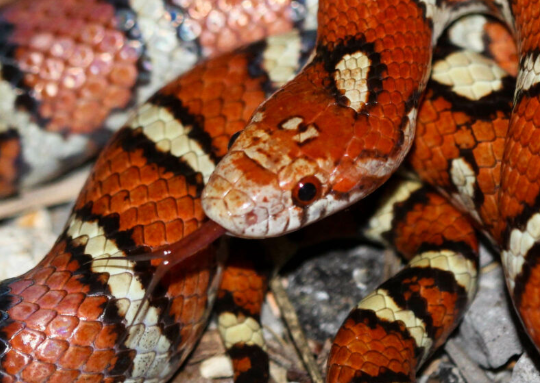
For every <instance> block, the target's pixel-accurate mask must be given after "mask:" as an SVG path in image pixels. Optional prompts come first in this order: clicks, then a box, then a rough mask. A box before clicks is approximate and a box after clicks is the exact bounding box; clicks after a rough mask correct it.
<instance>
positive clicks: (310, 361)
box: [270, 277, 324, 383]
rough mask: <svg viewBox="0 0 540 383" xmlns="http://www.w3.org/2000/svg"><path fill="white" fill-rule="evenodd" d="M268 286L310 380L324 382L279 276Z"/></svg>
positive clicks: (314, 382)
mask: <svg viewBox="0 0 540 383" xmlns="http://www.w3.org/2000/svg"><path fill="white" fill-rule="evenodd" d="M270 288H271V289H272V292H273V293H274V296H275V298H276V301H277V303H278V304H279V306H280V308H281V313H282V315H283V319H284V320H285V323H286V324H287V327H288V328H289V332H290V333H291V337H292V338H293V341H294V344H295V346H296V348H297V349H298V352H299V353H300V356H301V357H302V361H303V363H304V366H305V368H306V370H307V372H308V374H309V376H310V377H311V380H312V381H313V383H324V382H323V379H322V376H321V372H320V371H319V367H318V366H317V362H316V361H315V358H314V357H313V354H312V353H311V350H310V348H309V346H308V342H307V339H306V336H305V335H304V332H303V331H302V327H301V326H300V322H299V321H298V317H297V316H296V312H295V310H294V307H293V306H292V304H291V302H290V301H289V297H288V296H287V292H286V291H285V289H284V288H283V286H282V285H281V281H280V280H279V277H275V278H273V279H272V280H271V281H270Z"/></svg>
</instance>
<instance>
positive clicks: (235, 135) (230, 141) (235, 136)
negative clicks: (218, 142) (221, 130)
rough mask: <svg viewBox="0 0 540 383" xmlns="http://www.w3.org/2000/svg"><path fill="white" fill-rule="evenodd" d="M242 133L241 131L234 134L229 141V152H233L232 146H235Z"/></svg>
mask: <svg viewBox="0 0 540 383" xmlns="http://www.w3.org/2000/svg"><path fill="white" fill-rule="evenodd" d="M240 133H242V131H241V130H239V131H238V132H236V133H234V134H233V135H232V136H231V139H230V140H229V144H228V145H227V150H231V146H233V144H234V142H235V141H236V139H237V138H238V136H239V135H240Z"/></svg>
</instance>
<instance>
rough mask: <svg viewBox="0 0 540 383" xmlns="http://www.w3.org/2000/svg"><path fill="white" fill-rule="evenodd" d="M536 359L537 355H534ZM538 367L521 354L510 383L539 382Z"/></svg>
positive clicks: (539, 373) (525, 355) (527, 356)
mask: <svg viewBox="0 0 540 383" xmlns="http://www.w3.org/2000/svg"><path fill="white" fill-rule="evenodd" d="M536 358H538V355H536ZM539 367H540V366H535V365H534V363H533V361H532V360H531V358H530V357H529V355H528V354H526V353H525V354H523V355H521V357H520V358H519V360H518V362H517V363H516V365H515V366H514V372H513V374H512V380H511V381H510V383H537V382H540V371H539Z"/></svg>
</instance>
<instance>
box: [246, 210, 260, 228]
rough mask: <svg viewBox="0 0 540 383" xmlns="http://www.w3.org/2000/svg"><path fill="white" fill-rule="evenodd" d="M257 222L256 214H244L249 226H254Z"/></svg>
mask: <svg viewBox="0 0 540 383" xmlns="http://www.w3.org/2000/svg"><path fill="white" fill-rule="evenodd" d="M257 221H258V218H257V214H255V213H254V212H252V213H248V214H246V223H247V224H248V225H249V226H252V225H255V224H256V223H257Z"/></svg>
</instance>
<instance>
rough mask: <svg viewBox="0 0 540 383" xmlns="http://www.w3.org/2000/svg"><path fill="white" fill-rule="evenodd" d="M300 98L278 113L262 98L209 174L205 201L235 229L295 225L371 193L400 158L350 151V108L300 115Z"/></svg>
mask: <svg viewBox="0 0 540 383" xmlns="http://www.w3.org/2000/svg"><path fill="white" fill-rule="evenodd" d="M294 106H300V107H302V105H298V102H296V103H295V102H290V103H287V104H286V105H282V108H281V109H283V110H281V111H282V112H283V111H285V112H286V111H287V110H289V109H290V110H289V111H290V113H289V114H288V115H289V116H291V117H288V118H286V119H284V120H283V119H282V120H280V119H278V117H274V116H273V113H269V111H268V109H266V108H265V107H264V105H263V107H261V108H260V109H259V111H258V112H257V113H255V115H254V117H253V118H252V120H251V122H250V124H249V125H248V126H247V127H246V129H244V131H242V133H241V134H240V135H239V137H238V138H237V139H236V141H235V142H234V143H233V145H232V146H231V148H230V150H229V152H228V154H227V155H226V156H225V157H224V158H223V159H222V160H221V162H220V163H219V164H218V166H217V167H216V169H215V171H214V172H213V174H212V176H211V177H210V179H209V180H208V183H207V185H206V187H205V189H204V191H203V195H202V205H203V209H204V211H205V213H206V214H207V216H208V217H209V218H210V219H212V220H214V221H215V222H217V223H218V224H220V225H221V226H223V227H224V228H225V229H227V231H228V232H229V233H231V234H233V235H236V236H240V237H249V238H262V237H271V236H277V235H282V234H285V233H287V232H291V231H293V230H297V229H299V228H301V227H303V226H305V225H307V224H309V223H312V222H315V221H317V220H319V219H322V218H324V217H326V216H328V215H330V214H333V213H335V212H336V211H338V210H340V209H343V208H345V207H347V206H349V205H350V204H352V203H353V202H355V201H357V200H358V199H360V198H363V197H365V196H366V195H367V194H369V193H370V192H371V191H373V190H375V189H376V188H377V187H378V186H379V185H380V184H381V183H382V182H384V181H385V180H386V179H387V178H388V177H389V176H390V174H391V172H392V171H393V170H394V169H395V167H396V166H397V164H396V163H394V161H391V162H390V163H389V162H385V161H383V160H380V159H374V158H372V157H370V156H362V155H360V156H359V155H352V153H357V151H360V152H361V149H360V148H359V147H360V146H361V142H359V140H358V139H357V138H356V136H355V131H357V128H355V121H356V120H357V119H355V118H351V117H352V115H350V113H351V112H350V111H349V110H347V109H343V108H342V107H340V106H339V105H331V106H329V107H328V110H327V111H326V112H325V113H321V112H320V111H319V112H313V113H311V114H310V113H309V112H305V113H303V115H302V116H299V115H294V114H292V113H293V111H295V110H296V109H295V108H293V107H294ZM305 106H307V107H308V105H305ZM307 110H308V111H309V107H308V109H307ZM348 113H349V115H348V116H347V114H348ZM281 115H282V116H283V114H281ZM286 115H287V114H286ZM336 126H337V127H339V128H338V129H336Z"/></svg>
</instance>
